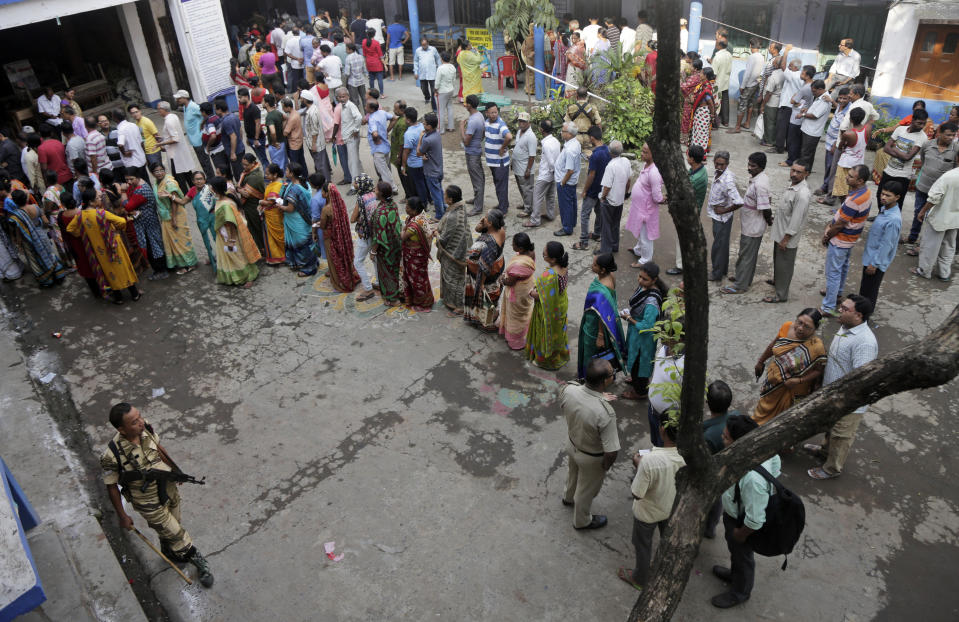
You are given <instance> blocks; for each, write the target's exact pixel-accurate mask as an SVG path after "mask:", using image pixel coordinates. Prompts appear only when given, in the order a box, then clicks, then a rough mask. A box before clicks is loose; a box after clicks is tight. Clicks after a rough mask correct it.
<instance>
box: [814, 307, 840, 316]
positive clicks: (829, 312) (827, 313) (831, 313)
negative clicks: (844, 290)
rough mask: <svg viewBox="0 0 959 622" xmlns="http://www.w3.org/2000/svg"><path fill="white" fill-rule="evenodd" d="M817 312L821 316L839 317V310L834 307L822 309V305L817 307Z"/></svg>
mask: <svg viewBox="0 0 959 622" xmlns="http://www.w3.org/2000/svg"><path fill="white" fill-rule="evenodd" d="M819 314H820V315H822V316H823V317H833V318H835V317H839V311H836V310H835V309H823V308H822V307H819Z"/></svg>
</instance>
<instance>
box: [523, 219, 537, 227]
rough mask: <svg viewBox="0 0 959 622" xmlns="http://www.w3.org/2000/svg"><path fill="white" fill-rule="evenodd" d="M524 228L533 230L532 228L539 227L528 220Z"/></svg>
mask: <svg viewBox="0 0 959 622" xmlns="http://www.w3.org/2000/svg"><path fill="white" fill-rule="evenodd" d="M523 226H524V227H529V228H532V227H538V226H539V225H535V224H533V223H531V222H530V221H528V220H527V221H526V222H524V223H523Z"/></svg>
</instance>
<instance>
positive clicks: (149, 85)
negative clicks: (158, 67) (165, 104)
mask: <svg viewBox="0 0 959 622" xmlns="http://www.w3.org/2000/svg"><path fill="white" fill-rule="evenodd" d="M117 17H118V18H119V20H120V30H122V31H123V40H124V42H125V43H126V44H127V50H128V51H129V52H130V61H131V62H132V63H133V73H135V74H136V77H137V83H138V84H139V85H140V94H141V95H142V96H143V101H145V102H151V101H156V100H158V99H160V87H159V86H158V85H157V78H156V74H155V73H154V72H153V64H152V63H151V62H150V52H149V51H148V50H147V45H146V42H145V41H144V40H143V28H142V27H141V26H140V18H139V17H138V16H137V8H136V6H135V5H133V4H132V3H130V4H124V5H122V6H118V7H117Z"/></svg>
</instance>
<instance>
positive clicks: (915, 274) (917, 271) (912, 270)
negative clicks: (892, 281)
mask: <svg viewBox="0 0 959 622" xmlns="http://www.w3.org/2000/svg"><path fill="white" fill-rule="evenodd" d="M909 274H912V275H914V276H918V277H919V278H923V279H925V278H929V277H927V276H926V275H925V274H923V273H922V272H919V268H911V269H910V270H909Z"/></svg>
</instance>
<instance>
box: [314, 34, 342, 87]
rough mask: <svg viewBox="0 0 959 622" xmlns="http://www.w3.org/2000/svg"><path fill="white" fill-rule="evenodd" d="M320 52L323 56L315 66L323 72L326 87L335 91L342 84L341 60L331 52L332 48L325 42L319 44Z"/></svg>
mask: <svg viewBox="0 0 959 622" xmlns="http://www.w3.org/2000/svg"><path fill="white" fill-rule="evenodd" d="M320 54H322V55H323V58H322V60H320V62H319V63H318V64H317V67H318V68H319V69H320V71H322V72H323V76H324V80H325V81H326V87H327V88H328V89H330V90H331V91H335V90H336V89H338V88H339V87H341V86H343V61H341V60H340V58H339V57H338V56H336V55H335V54H333V50H332V48H331V47H330V46H328V45H326V44H323V45H320Z"/></svg>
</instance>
